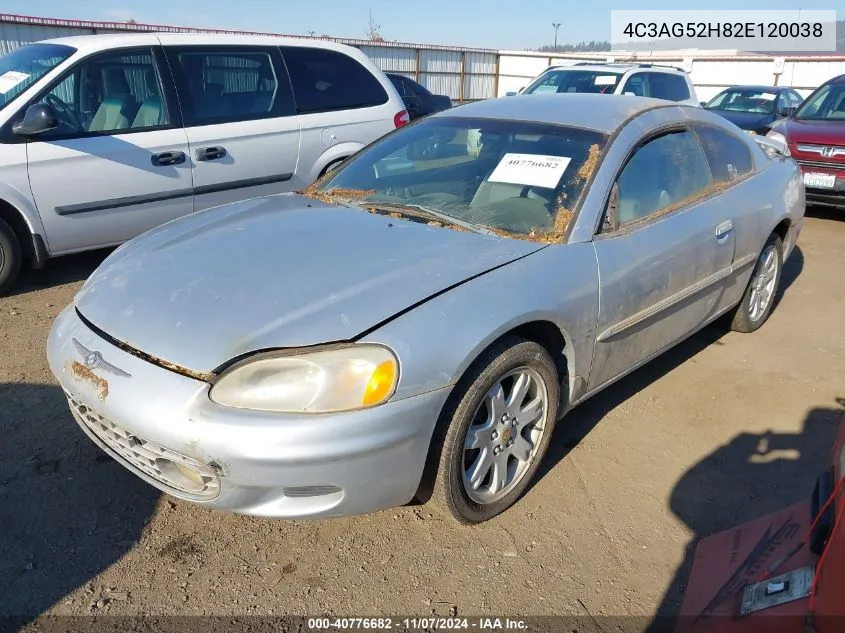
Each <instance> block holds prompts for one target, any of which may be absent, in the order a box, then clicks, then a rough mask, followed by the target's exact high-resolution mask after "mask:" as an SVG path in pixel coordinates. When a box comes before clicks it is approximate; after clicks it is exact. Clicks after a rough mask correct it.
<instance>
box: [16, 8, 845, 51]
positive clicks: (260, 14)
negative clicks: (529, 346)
mask: <svg viewBox="0 0 845 633" xmlns="http://www.w3.org/2000/svg"><path fill="white" fill-rule="evenodd" d="M133 5H134V8H133ZM837 5H840V6H841V0H815V1H814V2H813V4H811V5H809V6H806V7H803V6H802V5H801V4H799V3H797V2H796V1H795V0H745V1H744V2H743V3H742V5H741V6H737V3H736V1H735V0H734V1H733V2H732V1H730V0H728V1H725V0H720V1H711V2H708V3H701V4H698V5H697V6H698V7H699V8H702V9H704V8H707V9H740V8H741V9H761V10H772V9H793V10H794V9H799V8H806V9H836V8H837ZM681 6H684V4H683V3H678V2H677V0H652V1H651V2H650V3H648V4H639V3H636V4H624V3H621V2H619V1H618V0H616V1H614V0H591V1H589V2H585V1H584V0H581V1H580V2H572V1H561V0H509V1H504V0H487V1H484V2H482V1H479V0H418V1H417V2H414V1H413V0H403V1H399V0H305V1H301V0H240V1H232V0H207V1H206V2H197V1H196V0H181V1H178V0H145V1H144V2H143V3H140V2H138V3H137V4H134V3H132V2H127V1H126V0H71V1H68V0H2V1H0V12H2V13H17V14H22V15H31V16H37V17H56V18H72V19H82V20H105V21H120V22H123V21H126V20H128V19H130V18H131V19H134V20H135V21H136V22H143V23H151V24H165V25H174V26H193V27H205V28H208V27H213V28H223V29H236V30H250V31H261V32H272V33H284V34H291V35H308V34H309V32H311V31H313V32H315V33H316V34H317V35H322V34H326V35H331V36H333V37H349V38H363V37H364V36H365V31H366V28H367V23H368V21H369V15H370V11H372V13H373V17H374V19H375V22H376V23H378V24H379V25H380V26H381V29H380V32H381V35H382V37H384V38H385V39H387V40H393V41H401V42H413V43H424V44H442V45H450V46H471V47H480V48H495V49H525V48H537V47H539V46H543V45H544V44H551V43H552V42H553V40H554V28H553V27H552V23H553V22H560V23H561V24H562V26H561V27H560V31H559V34H558V42H559V43H561V44H563V43H571V44H575V43H577V42H579V41H582V40H585V41H589V40H607V39H609V37H610V11H611V9H636V8H639V9H677V8H680V7H681ZM691 6H695V5H687V8H690V7H691ZM194 7H195V8H194ZM837 18H838V19H843V18H845V11H840V14H839V15H838V16H837Z"/></svg>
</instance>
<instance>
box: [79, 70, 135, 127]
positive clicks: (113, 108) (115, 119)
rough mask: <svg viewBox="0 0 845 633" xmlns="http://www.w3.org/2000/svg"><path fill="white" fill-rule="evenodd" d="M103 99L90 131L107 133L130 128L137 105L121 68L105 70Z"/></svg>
mask: <svg viewBox="0 0 845 633" xmlns="http://www.w3.org/2000/svg"><path fill="white" fill-rule="evenodd" d="M103 97H104V98H103V100H102V102H101V103H100V106H99V107H98V108H97V112H96V113H95V114H94V118H93V119H92V120H91V125H90V126H89V127H88V131H89V132H105V131H111V130H124V129H127V128H129V126H130V123H131V121H132V119H133V118H134V115H135V108H136V105H137V104H136V103H135V100H134V99H133V98H132V92H131V90H130V89H129V83H128V82H127V81H126V75H125V74H124V72H123V71H122V70H121V69H120V68H106V69H105V71H104V73H103Z"/></svg>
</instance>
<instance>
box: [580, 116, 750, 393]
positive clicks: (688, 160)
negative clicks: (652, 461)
mask: <svg viewBox="0 0 845 633" xmlns="http://www.w3.org/2000/svg"><path fill="white" fill-rule="evenodd" d="M614 188H615V189H616V188H618V189H617V191H618V202H617V203H616V208H617V215H618V219H619V222H618V227H614V226H606V225H605V226H604V227H603V228H602V231H601V232H600V233H599V234H598V235H596V237H595V239H594V240H593V244H594V248H595V252H596V259H597V263H598V269H599V277H600V280H601V282H600V283H601V292H600V300H599V318H598V327H597V332H596V344H595V353H594V358H593V365H592V369H591V373H590V378H589V386H590V389H596V388H598V387H600V386H602V385H603V384H605V383H607V382H609V381H611V380H613V379H614V378H616V377H617V376H619V375H620V374H623V373H625V372H627V371H628V370H630V369H631V368H633V367H636V366H638V365H639V364H641V363H642V362H644V361H646V360H647V359H649V358H651V357H652V356H654V355H655V354H657V353H659V352H660V351H662V350H664V349H665V348H667V347H668V346H670V345H672V344H673V343H675V342H677V341H679V340H680V339H682V338H684V337H685V336H687V335H688V334H690V333H692V332H693V331H695V330H696V329H697V328H699V327H700V326H701V325H703V324H704V323H705V322H706V321H707V320H708V318H710V317H711V316H712V315H713V314H714V311H715V309H716V307H717V306H718V305H719V298H720V295H721V294H722V293H723V292H724V288H725V283H726V281H725V279H726V277H727V276H728V275H729V274H730V270H731V262H732V260H733V256H734V237H733V230H732V229H733V226H732V223H731V221H730V219H729V217H728V214H727V212H726V209H725V208H724V206H723V204H722V201H721V198H720V197H719V196H718V195H712V193H713V180H712V176H711V174H710V169H709V167H708V164H707V160H706V157H705V155H704V152H703V150H702V148H701V145H700V143H699V141H698V139H697V137H696V135H695V134H694V132H692V131H691V130H690V129H688V128H687V127H673V128H670V129H665V130H662V131H661V132H659V133H657V134H656V135H652V136H650V137H646V138H645V139H644V140H642V141H641V142H640V143H639V144H638V145H637V146H636V147H635V148H634V150H633V152H632V154H631V155H630V156H629V158H628V159H627V160H626V161H625V163H624V166H623V167H622V169H621V170H620V171H619V173H618V175H617V177H616V180H615V185H614ZM612 197H613V196H612Z"/></svg>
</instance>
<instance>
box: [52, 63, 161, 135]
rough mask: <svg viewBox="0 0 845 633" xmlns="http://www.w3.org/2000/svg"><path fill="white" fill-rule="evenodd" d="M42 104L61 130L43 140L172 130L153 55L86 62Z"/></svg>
mask: <svg viewBox="0 0 845 633" xmlns="http://www.w3.org/2000/svg"><path fill="white" fill-rule="evenodd" d="M40 103H45V104H47V105H49V106H50V107H51V108H53V111H54V112H55V113H56V117H57V118H58V120H59V127H58V128H56V129H54V130H50V131H49V132H45V133H43V134H42V135H41V137H42V138H55V137H67V136H77V135H81V134H88V133H98V134H103V133H114V132H121V131H130V130H131V131H136V130H143V129H150V128H159V127H163V126H167V125H169V124H170V118H169V116H168V113H167V107H166V104H165V102H164V99H163V98H162V92H161V79H160V77H159V74H158V70H157V68H156V63H155V60H154V58H153V54H152V51H150V50H149V49H139V50H132V51H126V50H121V51H116V52H111V53H104V54H102V55H95V56H92V57H89V58H86V59H85V60H83V61H82V62H80V63H79V64H77V65H76V66H74V67H73V70H72V71H71V72H70V73H69V74H67V75H66V76H65V77H64V79H62V80H60V81H59V83H58V84H56V85H55V86H54V87H53V88H52V89H51V90H50V91H49V92H48V93H47V94H46V95H44V96H43V97H42V98H41V100H40Z"/></svg>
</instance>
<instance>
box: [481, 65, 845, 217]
mask: <svg viewBox="0 0 845 633" xmlns="http://www.w3.org/2000/svg"><path fill="white" fill-rule="evenodd" d="M549 93H553V94H558V93H598V94H607V95H611V94H615V95H632V96H637V97H655V98H659V99H663V100H665V101H672V102H676V103H685V104H689V105H700V106H701V107H703V108H704V109H705V110H708V111H710V112H713V113H715V114H718V115H719V116H721V117H723V118H725V119H727V120H728V121H730V122H731V123H732V124H734V125H735V126H736V127H738V128H739V129H741V130H744V131H746V132H748V133H750V134H756V135H761V136H766V137H767V138H769V139H772V140H774V141H776V142H778V143H783V144H784V147H785V148H787V151H788V153H789V154H790V155H791V156H792V157H793V158H794V159H795V160H796V161H797V162H798V163H799V164H800V165H801V169H802V171H803V178H804V185H805V187H806V195H807V200H808V201H809V202H810V203H812V204H817V205H823V206H830V207H837V208H845V75H843V76H840V77H835V78H833V79H831V80H830V81H828V82H826V83H825V84H823V85H822V86H820V87H819V88H818V89H816V90H815V91H814V92H813V93H812V94H811V95H810V96H809V97H808V98H807V99H806V100H804V99H802V97H801V95H800V94H799V93H798V92H797V91H796V90H794V89H793V88H790V87H785V86H733V87H730V88H727V89H726V90H723V91H722V92H720V93H719V94H717V95H716V96H715V97H713V98H712V99H710V101H706V102H704V101H702V102H698V101H697V98H696V94H695V87H694V86H693V83H692V80H691V79H690V77H689V75H688V74H687V73H685V72H683V71H682V70H680V69H677V68H672V67H668V66H661V65H655V64H637V63H627V64H624V63H613V64H592V63H588V62H579V63H575V64H572V65H566V66H551V67H549V68H548V69H547V70H545V71H543V72H542V73H541V74H540V75H539V76H538V77H537V78H536V79H534V81H532V82H531V84H529V85H528V86H527V87H525V88H523V89H522V90H520V91H519V94H520V95H538V94H549ZM516 94H517V93H508V96H516ZM470 141H471V142H472V143H475V142H477V139H470Z"/></svg>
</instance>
